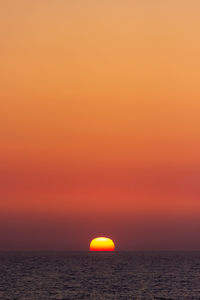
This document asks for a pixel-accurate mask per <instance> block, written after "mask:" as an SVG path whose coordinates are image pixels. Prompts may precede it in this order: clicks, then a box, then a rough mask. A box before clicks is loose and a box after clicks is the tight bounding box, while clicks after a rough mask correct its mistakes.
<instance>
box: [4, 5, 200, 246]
mask: <svg viewBox="0 0 200 300" xmlns="http://www.w3.org/2000/svg"><path fill="white" fill-rule="evenodd" d="M199 15H200V1H195V0H190V1H189V0H188V1H186V0H182V1H178V0H173V1H172V0H168V1H160V0H152V1H147V0H144V1H139V0H135V1H134V0H127V1H122V0H121V1H119V0H100V1H98V0H84V1H82V0H73V1H72V0H48V1H47V0H34V1H27V0H0V36H1V46H0V68H1V72H0V249H1V250H25V249H27V250H45V249H47V250H48V249H49V250H52V249H56V250H70V249H75V250H87V249H88V247H89V241H90V240H91V239H92V238H94V237H96V236H99V235H100V236H102V235H105V236H108V237H111V238H113V239H114V240H115V242H116V248H117V249H121V250H130V249H132V250H138V249H144V250H148V249H153V250H154V249H155V250H159V249H183V250H188V249H200V240H199V231H200V184H199V183H200V55H199V54H200V18H199Z"/></svg>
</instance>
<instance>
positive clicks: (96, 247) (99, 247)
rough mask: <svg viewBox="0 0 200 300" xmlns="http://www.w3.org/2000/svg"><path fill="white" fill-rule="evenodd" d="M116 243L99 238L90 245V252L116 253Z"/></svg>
mask: <svg viewBox="0 0 200 300" xmlns="http://www.w3.org/2000/svg"><path fill="white" fill-rule="evenodd" d="M114 250H115V244H114V242H113V241H112V240H111V239H109V238H107V237H97V238H95V239H93V240H92V241H91V243H90V251H114Z"/></svg>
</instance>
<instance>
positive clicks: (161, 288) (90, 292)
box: [0, 252, 200, 300]
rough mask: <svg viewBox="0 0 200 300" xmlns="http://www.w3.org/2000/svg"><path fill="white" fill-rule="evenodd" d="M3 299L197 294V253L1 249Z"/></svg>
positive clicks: (184, 296) (195, 296)
mask: <svg viewBox="0 0 200 300" xmlns="http://www.w3.org/2000/svg"><path fill="white" fill-rule="evenodd" d="M8 299H9V300H14V299H18V300H25V299H30V300H46V299H55V300H64V299H67V300H68V299H69V300H70V299H138V300H139V299H145V300H148V299H188V300H191V299H200V253H198V252H193V253H179V252H171V253H162V252H160V253H159V252H154V253H150V252H146V253H145V252H144V253H142V252H114V253H108V252H107V253H106V252H104V253H97V252H93V253H92V252H60V253H53V252H52V253H36V252H35V253H0V300H8Z"/></svg>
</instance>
